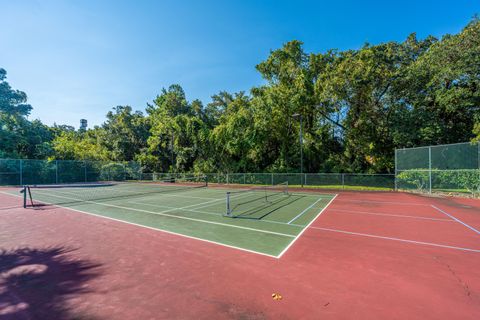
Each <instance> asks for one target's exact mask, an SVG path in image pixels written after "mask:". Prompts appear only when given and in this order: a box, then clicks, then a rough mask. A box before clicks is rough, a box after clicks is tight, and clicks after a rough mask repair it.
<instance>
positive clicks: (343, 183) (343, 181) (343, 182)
mask: <svg viewBox="0 0 480 320" xmlns="http://www.w3.org/2000/svg"><path fill="white" fill-rule="evenodd" d="M342 189H345V173H342Z"/></svg>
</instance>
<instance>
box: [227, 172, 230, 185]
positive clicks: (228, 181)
mask: <svg viewBox="0 0 480 320" xmlns="http://www.w3.org/2000/svg"><path fill="white" fill-rule="evenodd" d="M227 184H230V175H229V174H228V173H227Z"/></svg>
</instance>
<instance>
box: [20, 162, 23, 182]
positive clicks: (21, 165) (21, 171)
mask: <svg viewBox="0 0 480 320" xmlns="http://www.w3.org/2000/svg"><path fill="white" fill-rule="evenodd" d="M20 185H21V186H23V160H20Z"/></svg>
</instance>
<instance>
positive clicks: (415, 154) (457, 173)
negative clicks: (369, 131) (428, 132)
mask: <svg viewBox="0 0 480 320" xmlns="http://www.w3.org/2000/svg"><path fill="white" fill-rule="evenodd" d="M395 174H396V185H395V187H396V189H397V190H416V191H419V192H430V193H431V192H436V191H437V192H452V193H461V192H464V193H471V194H473V195H479V194H480V144H478V143H457V144H448V145H438V146H428V147H420V148H409V149H397V150H395Z"/></svg>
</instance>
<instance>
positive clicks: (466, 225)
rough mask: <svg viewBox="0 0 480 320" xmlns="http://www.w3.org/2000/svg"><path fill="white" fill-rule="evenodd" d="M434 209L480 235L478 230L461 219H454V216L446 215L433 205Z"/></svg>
mask: <svg viewBox="0 0 480 320" xmlns="http://www.w3.org/2000/svg"><path fill="white" fill-rule="evenodd" d="M432 208H434V209H435V210H437V211H440V212H441V213H443V214H444V215H446V216H448V217H450V218H452V219H453V220H455V221H457V222H458V223H461V224H463V225H464V226H465V227H467V228H469V229H471V230H473V231H474V232H476V233H477V234H480V231H478V230H477V229H475V228H474V227H472V226H470V225H468V224H466V223H465V222H463V221H461V220H460V219H457V218H455V217H454V216H452V215H451V214H448V213H446V212H445V211H443V210H442V209H440V208H437V207H435V206H434V205H433V204H432Z"/></svg>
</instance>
